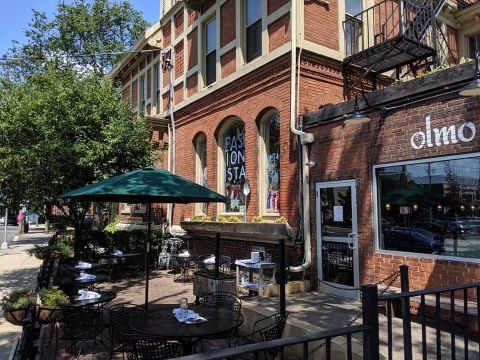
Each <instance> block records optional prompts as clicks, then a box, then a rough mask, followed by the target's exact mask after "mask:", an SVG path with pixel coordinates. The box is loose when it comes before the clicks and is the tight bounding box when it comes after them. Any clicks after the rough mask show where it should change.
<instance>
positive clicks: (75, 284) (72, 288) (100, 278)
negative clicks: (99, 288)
mask: <svg viewBox="0 0 480 360" xmlns="http://www.w3.org/2000/svg"><path fill="white" fill-rule="evenodd" d="M108 279H109V277H108V275H103V274H96V275H95V279H83V280H76V279H75V278H74V277H67V278H64V279H61V280H59V281H58V282H59V284H60V285H62V286H63V287H66V292H67V293H70V294H72V293H76V292H77V290H78V289H79V288H82V287H94V285H95V284H96V283H101V282H106V281H108Z"/></svg>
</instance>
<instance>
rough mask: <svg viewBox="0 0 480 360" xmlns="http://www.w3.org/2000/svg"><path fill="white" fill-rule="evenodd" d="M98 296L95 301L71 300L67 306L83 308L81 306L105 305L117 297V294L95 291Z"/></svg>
mask: <svg viewBox="0 0 480 360" xmlns="http://www.w3.org/2000/svg"><path fill="white" fill-rule="evenodd" d="M97 292H98V293H99V294H100V297H99V298H96V299H87V300H73V301H72V302H71V303H70V304H69V306H75V307H83V306H93V305H100V304H102V305H103V304H105V303H107V302H110V301H112V300H114V299H115V298H116V297H117V294H116V293H114V292H113V291H97Z"/></svg>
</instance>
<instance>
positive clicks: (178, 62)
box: [173, 40, 184, 79]
mask: <svg viewBox="0 0 480 360" xmlns="http://www.w3.org/2000/svg"><path fill="white" fill-rule="evenodd" d="M183 54H184V50H183V40H182V41H180V42H179V43H178V44H177V45H175V62H174V66H173V70H174V71H175V79H178V78H179V77H180V76H182V75H183V67H184V66H183V61H184V57H183Z"/></svg>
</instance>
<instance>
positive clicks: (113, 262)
mask: <svg viewBox="0 0 480 360" xmlns="http://www.w3.org/2000/svg"><path fill="white" fill-rule="evenodd" d="M141 255H143V254H142V253H140V252H136V253H127V254H120V255H116V254H109V253H104V254H102V255H101V256H102V257H104V258H107V259H108V264H109V266H110V276H109V281H110V282H111V281H112V278H113V274H114V272H115V271H117V270H121V269H122V267H125V266H127V265H128V262H129V261H130V260H131V259H133V258H136V257H138V256H141Z"/></svg>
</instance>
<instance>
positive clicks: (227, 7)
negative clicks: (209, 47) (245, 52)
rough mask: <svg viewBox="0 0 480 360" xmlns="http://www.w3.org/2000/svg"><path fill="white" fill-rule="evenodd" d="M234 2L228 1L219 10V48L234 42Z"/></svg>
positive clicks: (232, 0)
mask: <svg viewBox="0 0 480 360" xmlns="http://www.w3.org/2000/svg"><path fill="white" fill-rule="evenodd" d="M235 19H236V17H235V0H228V1H227V2H225V4H223V5H222V7H221V8H220V46H221V47H223V46H225V45H227V44H228V43H230V42H231V41H233V40H235Z"/></svg>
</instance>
